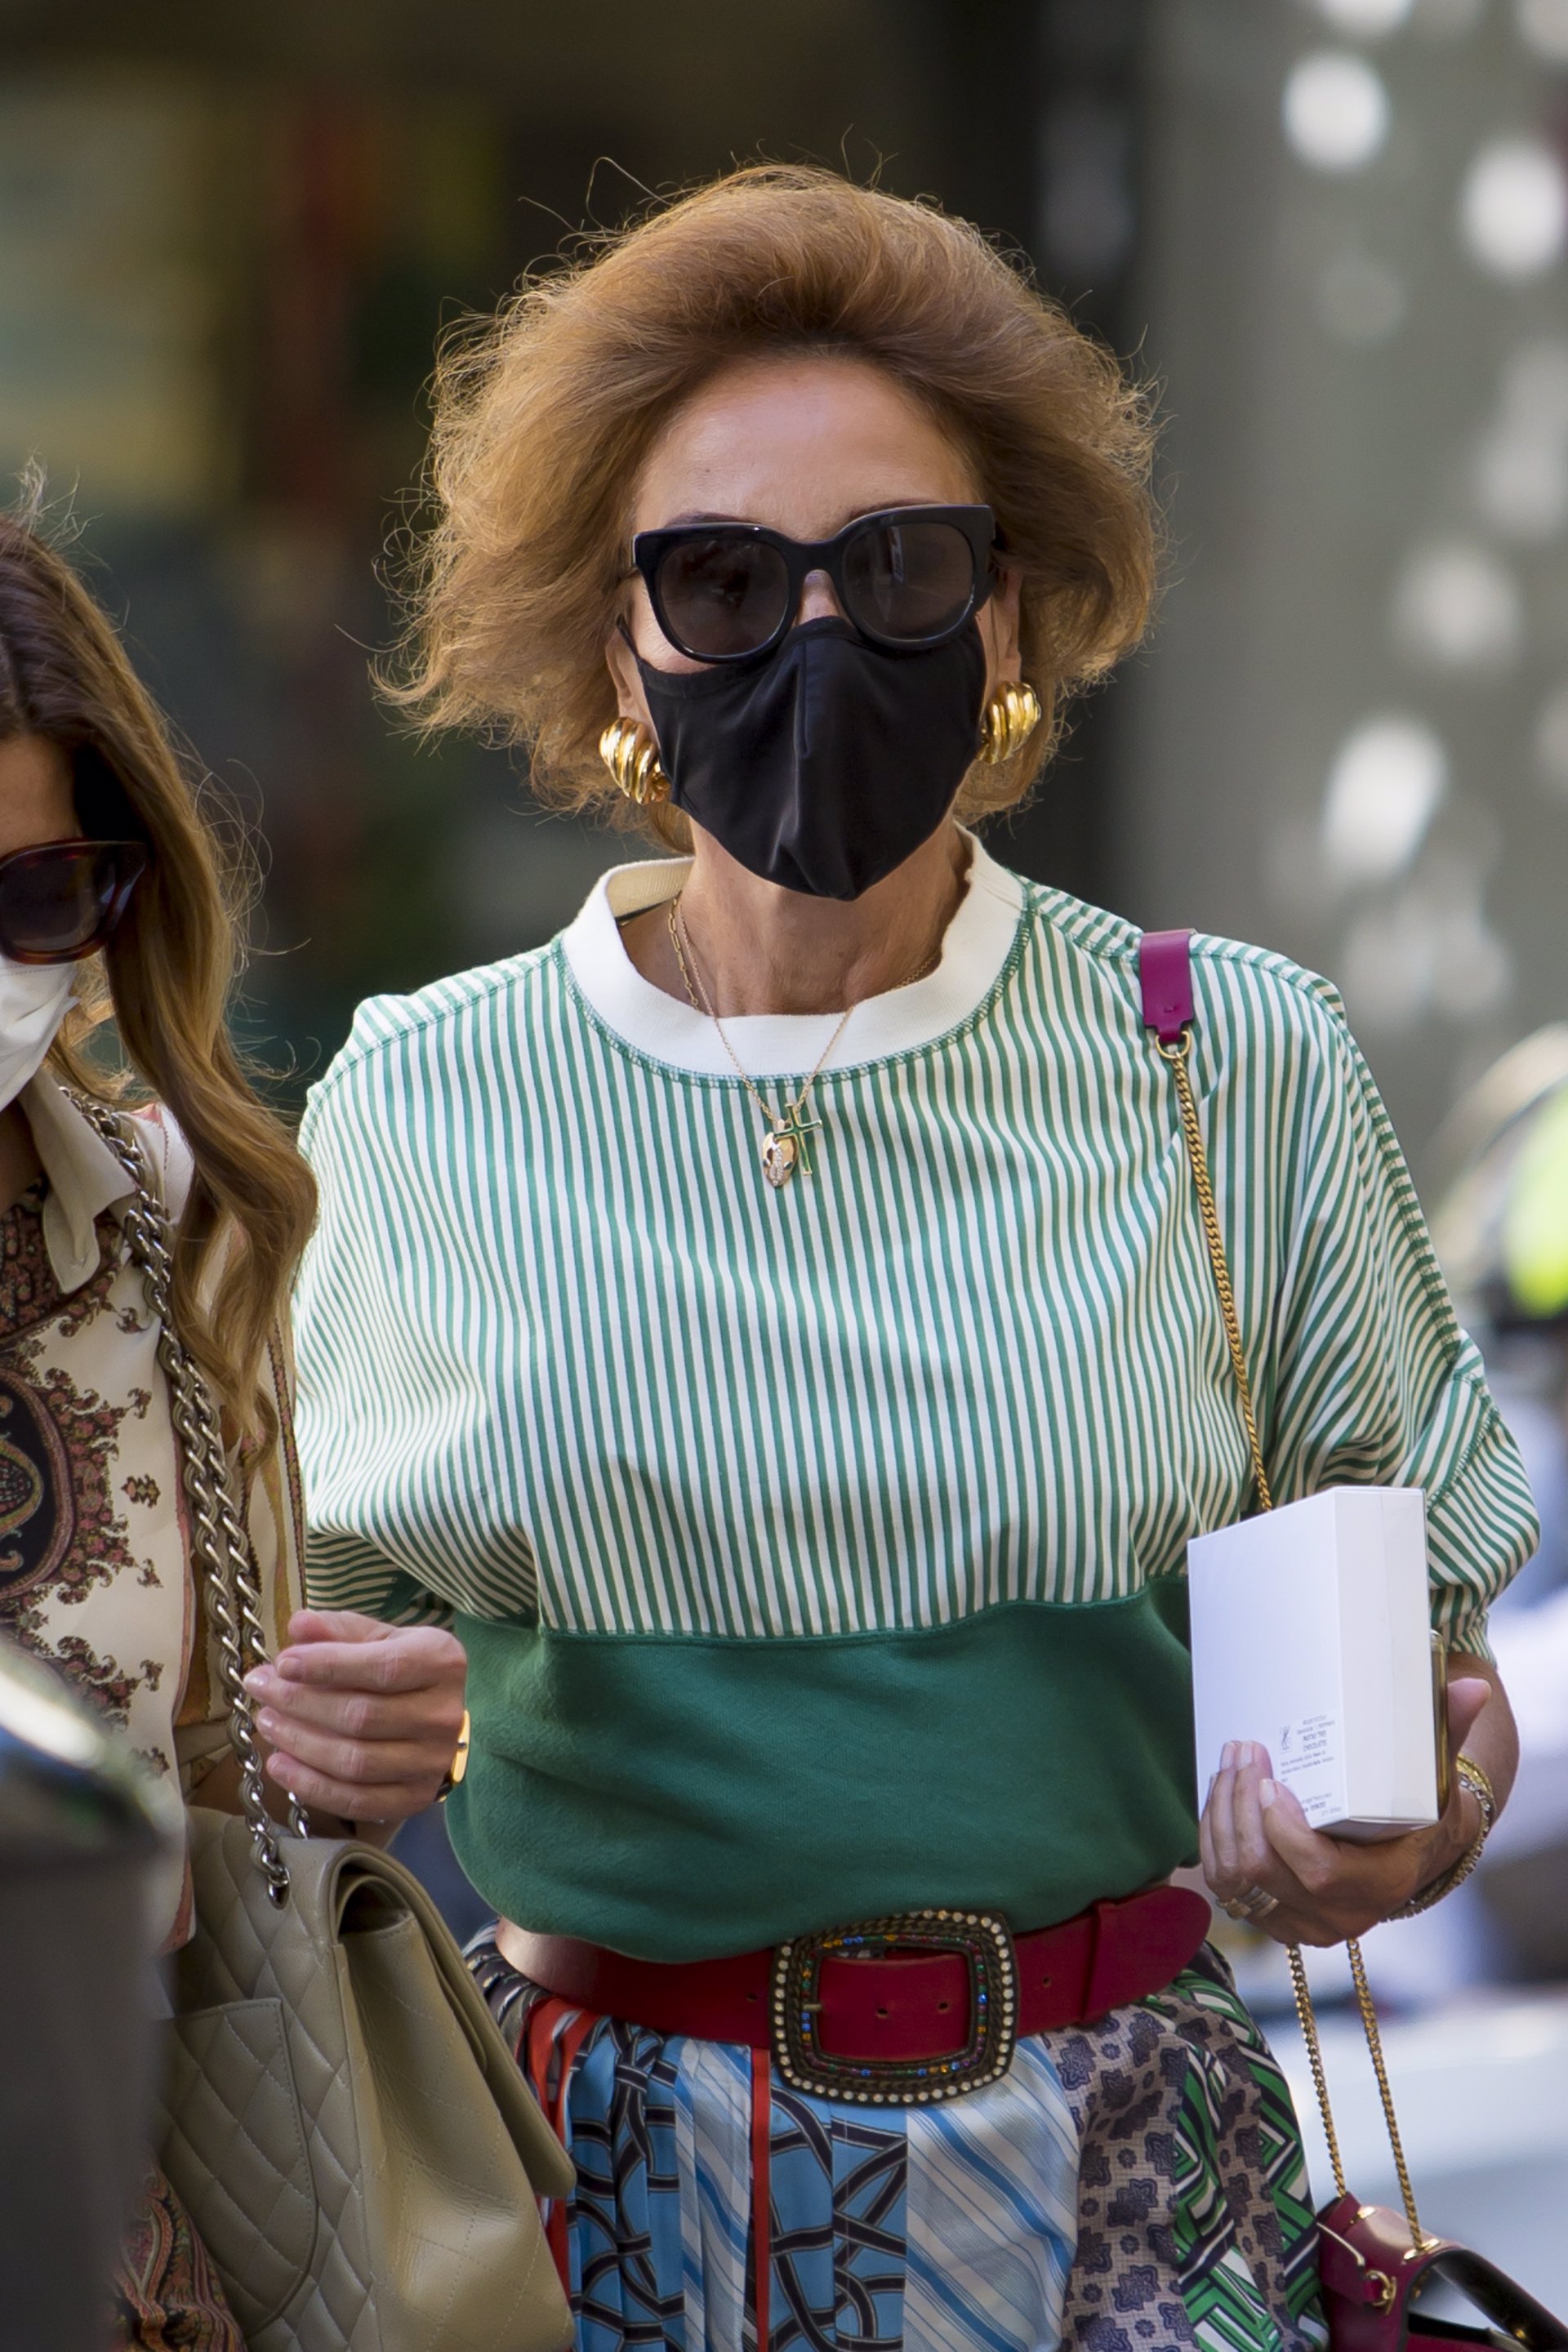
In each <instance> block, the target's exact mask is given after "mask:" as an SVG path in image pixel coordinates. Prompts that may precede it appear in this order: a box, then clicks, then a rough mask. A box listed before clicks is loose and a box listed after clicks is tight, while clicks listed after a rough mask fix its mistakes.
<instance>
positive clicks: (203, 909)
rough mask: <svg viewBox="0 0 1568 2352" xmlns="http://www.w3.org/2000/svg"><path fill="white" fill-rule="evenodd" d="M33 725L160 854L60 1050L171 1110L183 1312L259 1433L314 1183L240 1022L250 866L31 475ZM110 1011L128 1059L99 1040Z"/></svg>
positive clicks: (7, 691)
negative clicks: (59, 538)
mask: <svg viewBox="0 0 1568 2352" xmlns="http://www.w3.org/2000/svg"><path fill="white" fill-rule="evenodd" d="M24 735H25V736H33V737H37V738H38V739H40V740H43V741H45V742H48V743H53V744H55V745H56V746H57V747H58V750H59V751H61V752H62V753H63V754H64V756H65V757H66V759H67V760H68V761H69V763H70V768H71V775H72V781H73V785H74V789H75V796H76V806H77V818H78V822H79V824H80V825H81V826H82V829H83V831H84V832H85V833H87V834H89V835H91V836H93V837H95V838H99V839H111V840H137V841H141V842H142V843H144V844H145V845H146V847H147V850H148V853H149V856H148V866H147V871H146V872H145V874H144V875H143V877H142V880H141V882H140V883H139V884H138V885H137V887H136V889H135V891H134V892H133V893H132V898H131V903H130V906H129V907H128V908H127V910H126V912H125V915H124V917H123V918H122V919H121V922H120V924H119V926H118V928H117V929H116V930H115V931H114V933H113V935H112V937H111V938H110V941H109V944H108V946H107V948H106V949H105V950H103V953H102V955H101V956H100V957H95V958H93V959H92V960H91V961H89V962H85V963H84V964H83V965H82V966H81V967H80V974H81V976H80V979H79V982H78V989H77V993H78V997H79V1003H78V1004H77V1006H76V1007H75V1008H74V1009H73V1011H72V1012H71V1013H69V1014H68V1017H67V1020H66V1022H65V1024H63V1026H62V1028H61V1030H60V1033H59V1034H58V1037H57V1038H56V1040H55V1044H54V1045H53V1047H52V1048H51V1051H50V1055H49V1060H48V1064H47V1066H48V1067H50V1068H51V1069H52V1070H53V1071H54V1074H55V1075H56V1076H57V1077H58V1078H60V1079H62V1080H63V1081H65V1082H66V1083H67V1084H68V1085H69V1086H72V1087H77V1088H79V1089H80V1090H81V1091H82V1092H83V1093H85V1094H87V1095H89V1096H91V1097H96V1098H97V1099H99V1100H100V1101H104V1102H118V1103H121V1104H124V1103H127V1102H135V1101H138V1100H148V1099H151V1100H155V1101H157V1102H160V1103H162V1104H163V1105H164V1106H165V1107H166V1108H167V1109H168V1111H169V1113H170V1115H171V1116H172V1117H173V1118H174V1120H176V1121H177V1123H178V1125H179V1127H180V1129H181V1130H182V1131H183V1133H184V1138H185V1140H186V1142H187V1143H188V1144H189V1146H190V1150H191V1153H192V1157H193V1159H194V1160H195V1174H194V1179H193V1181H192V1185H191V1190H190V1196H189V1199H188V1201H187V1202H186V1206H185V1209H184V1214H183V1216H182V1218H181V1220H180V1225H179V1231H178V1234H177V1235H176V1239H175V1250H174V1320H175V1323H176V1325H177V1327H178V1329H179V1332H180V1336H181V1337H182V1339H184V1342H185V1344H186V1345H187V1347H188V1348H189V1349H190V1350H191V1352H192V1354H193V1355H194V1356H195V1358H196V1360H197V1361H198V1363H199V1364H200V1365H201V1367H202V1369H203V1370H204V1371H205V1373H206V1374H207V1376H208V1378H209V1380H210V1381H211V1382H212V1383H213V1385H214V1387H215V1389H216V1391H217V1393H218V1395H219V1397H220V1398H221V1399H222V1402H223V1404H224V1406H225V1409H226V1415H227V1417H228V1419H229V1420H230V1422H231V1423H232V1425H233V1428H234V1430H235V1432H236V1433H237V1435H238V1436H240V1437H241V1438H245V1439H248V1440H251V1441H252V1442H256V1443H259V1444H262V1445H263V1446H265V1445H267V1444H270V1442H271V1440H272V1438H273V1437H274V1435H275V1434H276V1429H275V1415H274V1414H273V1412H272V1410H271V1406H270V1402H269V1400H268V1384H267V1382H266V1380H265V1378H264V1360H265V1357H266V1353H267V1348H268V1339H269V1337H270V1335H271V1333H272V1330H273V1328H274V1326H275V1325H276V1323H277V1322H278V1319H279V1317H280V1315H281V1314H282V1313H283V1311H284V1308H285V1307H286V1304H287V1300H288V1296H289V1287H290V1286H291V1284H292V1281H293V1277H294V1272H295V1269H296V1267H297V1265H298V1264H299V1260H300V1252H301V1251H302V1249H303V1248H304V1245H305V1243H306V1240H307V1239H308V1237H309V1234H310V1227H311V1224H312V1223H313V1222H314V1218H315V1205H316V1191H315V1184H314V1181H313V1180H312V1178H311V1175H310V1170H309V1169H308V1168H307V1166H306V1165H305V1162H304V1161H303V1160H301V1159H300V1154H299V1153H298V1151H297V1150H295V1148H294V1146H293V1144H292V1142H291V1141H290V1139H289V1135H288V1133H287V1131H286V1129H284V1127H283V1125H282V1123H281V1122H280V1120H279V1118H277V1117H276V1116H275V1114H274V1113H273V1112H272V1111H271V1110H269V1109H268V1107H267V1105H266V1104H265V1103H264V1102H263V1101H262V1100H261V1098H260V1097H259V1096H258V1093H257V1091H256V1088H255V1087H254V1086H253V1085H252V1083H251V1081H250V1079H249V1077H248V1076H247V1073H246V1071H245V1068H244V1067H243V1066H242V1064H241V1062H240V1059H239V1056H238V1055H237V1052H236V1049H235V1046H234V1044H233V1041H232V1039H231V1037H230V1034H229V1030H228V1024H227V1013H228V1007H229V1000H230V997H231V994H232V992H233V989H234V984H235V982H236V979H237V974H238V971H239V967H240V961H241V956H240V940H241V925H242V921H243V918H244V915H245V912H246V909H247V905H248V903H249V898H250V895H251V894H250V891H249V888H248V887H247V874H246V869H245V864H244V861H243V859H242V857H241V856H240V854H239V852H238V849H237V846H236V845H234V844H232V843H229V842H226V840H225V839H224V838H222V837H221V836H220V835H219V834H218V832H217V831H216V828H215V827H214V825H213V824H211V823H209V821H208V819H207V818H206V816H205V814H204V812H203V809H202V806H201V804H200V801H199V798H198V792H197V789H196V786H195V782H194V781H193V778H192V776H191V775H190V774H189V773H188V772H187V769H186V766H185V765H184V762H183V761H182V760H181V758H180V757H179V755H178V754H177V753H176V751H175V750H174V745H173V743H172V741H171V740H170V736H169V732H168V730H167V729H166V728H165V726H164V725H163V721H162V719H160V717H159V715H158V713H157V711H156V709H154V708H153V703H152V701H151V700H150V698H148V696H147V694H146V693H145V692H144V691H143V689H142V685H141V683H140V681H139V680H138V678H137V677H136V675H135V673H134V671H133V670H132V667H131V664H130V662H129V661H128V660H127V658H126V655H125V651H124V648H123V646H121V643H120V639H119V637H118V636H117V635H116V634H115V631H114V629H113V627H112V625H110V621H109V619H108V617H107V616H106V614H104V613H103V612H102V611H101V610H100V607H99V606H98V604H96V603H95V602H94V600H93V598H92V597H91V596H90V595H89V593H88V592H87V590H86V588H85V587H84V586H83V585H82V583H81V581H80V580H79V578H78V577H77V574H76V572H74V571H73V570H72V568H71V566H70V564H69V563H68V562H66V560H65V558H64V557H63V556H62V555H61V554H60V553H59V551H58V549H56V548H55V547H53V546H51V545H50V543H49V541H48V540H47V537H46V536H45V535H44V533H43V532H42V530H41V529H40V528H39V518H38V499H37V490H36V487H35V488H33V492H32V495H31V496H30V497H29V498H28V499H26V500H25V502H24V505H23V507H22V508H21V509H18V510H17V511H16V512H13V513H0V741H5V740H10V739H14V738H16V737H17V736H24ZM110 1023H112V1024H113V1030H114V1033H115V1035H116V1037H117V1041H118V1045H119V1055H118V1056H117V1057H116V1056H112V1055H104V1054H103V1053H102V1051H101V1050H94V1041H95V1038H96V1036H97V1033H99V1032H100V1031H102V1030H104V1029H105V1027H106V1025H107V1024H110ZM116 1059H118V1061H119V1063H120V1065H121V1066H120V1067H118V1068H117V1067H115V1066H114V1064H115V1060H116Z"/></svg>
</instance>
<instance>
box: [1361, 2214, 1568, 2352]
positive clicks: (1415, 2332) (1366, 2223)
mask: <svg viewBox="0 0 1568 2352" xmlns="http://www.w3.org/2000/svg"><path fill="white" fill-rule="evenodd" d="M1318 2230H1319V2233H1320V2235H1319V2247H1318V2274H1319V2277H1320V2279H1321V2284H1322V2290H1323V2307H1324V2310H1325V2312H1326V2313H1327V2315H1328V2322H1329V2343H1330V2347H1331V2352H1404V2347H1405V2346H1406V2345H1410V2346H1411V2347H1420V2346H1423V2345H1430V2346H1434V2347H1436V2346H1437V2345H1459V2344H1484V2345H1491V2346H1497V2347H1501V2346H1503V2345H1508V2346H1510V2347H1512V2346H1515V2345H1523V2346H1524V2347H1526V2352H1558V2347H1561V2346H1563V2345H1564V2344H1568V2328H1565V2327H1564V2326H1563V2322H1562V2321H1561V2320H1560V2319H1554V2318H1553V2317H1552V2314H1551V2312H1549V2311H1547V2310H1545V2309H1544V2308H1543V2307H1542V2305H1540V2304H1539V2303H1537V2302H1536V2300H1535V2297H1534V2296H1533V2295H1532V2294H1526V2293H1525V2291H1524V2289H1523V2288H1522V2287H1521V2286H1516V2285H1515V2284H1514V2282H1513V2280H1512V2279H1510V2277H1509V2276H1508V2275H1507V2273H1505V2272H1502V2271H1500V2270H1499V2268H1498V2266H1497V2264H1496V2263H1489V2262H1488V2261H1487V2259H1486V2256H1485V2255H1484V2254H1477V2253H1472V2252H1471V2251H1470V2249H1469V2247H1468V2246H1461V2245H1458V2244H1456V2243H1455V2242H1454V2240H1453V2239H1452V2238H1431V2237H1427V2236H1426V2234H1425V2232H1423V2235H1422V2239H1421V2242H1420V2243H1419V2244H1417V2243H1415V2241H1414V2240H1413V2239H1412V2237H1411V2232H1410V2225H1409V2222H1408V2221H1406V2220H1405V2216H1404V2215H1403V2214H1402V2213H1394V2212H1393V2211H1391V2210H1390V2209H1389V2208H1388V2207H1387V2206H1386V2205H1358V2204H1357V2203H1356V2200H1355V2199H1354V2198H1353V2197H1349V2196H1346V2197H1336V2198H1335V2200H1334V2201H1333V2203H1332V2204H1331V2205H1325V2206H1324V2208H1323V2210H1322V2211H1321V2213H1320V2214H1319V2216H1318ZM1445 2288H1447V2289H1449V2290H1451V2293H1450V2294H1442V2290H1443V2289H1445ZM1439 2295H1441V2300H1442V2305H1443V2306H1444V2307H1448V2306H1450V2305H1451V2303H1452V2301H1453V2299H1454V2296H1456V2295H1458V2296H1462V2297H1463V2298H1464V2300H1465V2302H1466V2303H1468V2305H1471V2306H1472V2308H1473V2309H1474V2310H1475V2311H1476V2312H1477V2313H1478V2314H1479V2320H1469V2321H1465V2320H1457V2319H1453V2318H1445V2317H1443V2316H1442V2315H1441V2312H1440V2311H1435V2310H1424V2309H1423V2308H1422V2305H1423V2304H1424V2303H1427V2304H1430V2303H1436V2302H1437V2300H1438V2297H1439Z"/></svg>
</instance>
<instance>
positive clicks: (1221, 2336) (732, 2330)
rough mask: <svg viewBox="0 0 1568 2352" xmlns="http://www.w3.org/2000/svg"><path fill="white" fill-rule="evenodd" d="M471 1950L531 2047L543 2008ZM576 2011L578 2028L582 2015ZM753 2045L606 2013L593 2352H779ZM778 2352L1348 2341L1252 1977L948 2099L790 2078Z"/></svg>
mask: <svg viewBox="0 0 1568 2352" xmlns="http://www.w3.org/2000/svg"><path fill="white" fill-rule="evenodd" d="M469 1962H470V1965H471V1967H472V1968H473V1969H474V1972H475V1975H476V1977H477V1979H478V1980H479V1985H480V1987H481V1990H483V1991H484V1993H485V1996H486V1998H487V2000H489V2004H490V2008H491V2010H492V2011H493V2013H494V2014H495V2015H496V2017H497V2019H498V2020H499V2021H500V2024H501V2026H502V2029H503V2031H504V2032H506V2034H507V2036H508V2039H509V2041H510V2042H511V2043H512V2045H513V2047H514V2048H517V2047H521V2044H522V2042H523V2037H524V2034H525V2032H526V2029H527V2024H528V2019H529V2016H530V2014H531V2011H532V2010H533V2008H534V2006H535V2004H536V2002H537V2000H539V1998H540V1996H539V1995H538V1993H537V1991H536V1990H535V1988H534V1987H533V1986H532V1985H531V1984H530V1983H529V1982H528V1981H527V1979H524V1978H522V1977H521V1976H520V1975H519V1974H518V1973H517V1971H516V1970H515V1969H512V1968H511V1967H510V1964H509V1963H508V1962H507V1961H506V1960H505V1959H503V1958H502V1957H501V1955H500V1952H499V1951H498V1950H497V1949H496V1947H495V1942H494V1938H493V1934H492V1933H490V1932H489V1931H487V1932H486V1933H485V1934H484V1935H481V1936H480V1937H478V1938H476V1940H475V1942H474V1944H473V1945H472V1946H471V1947H470V1949H469ZM564 2022H565V2021H563V2023H564ZM751 2085H752V2065H751V2053H750V2052H748V2051H745V2050H742V2049H738V2048H733V2047H731V2046H730V2045H728V2044H724V2043H719V2042H697V2041H693V2040H690V2039H685V2038H678V2037H674V2036H668V2037H667V2036H664V2035H660V2034H658V2033H654V2032H647V2030H645V2029H643V2028H640V2027H637V2026H633V2025H627V2024H625V2023H622V2022H620V2021H616V2020H611V2019H604V2020H601V2021H599V2022H598V2023H597V2024H595V2026H593V2027H592V2028H591V2029H590V2031H589V2032H588V2033H587V2036H586V2038H585V2039H584V2042H583V2043H582V2046H581V2050H580V2053H579V2054H578V2056H577V2059H576V2062H575V2064H574V2067H573V2070H572V2074H571V2080H570V2084H569V2089H568V2095H567V2100H566V2110H565V2116H566V2134H567V2139H568V2145H569V2147H570V2148H571V2153H572V2156H573V2158H574V2162H575V2164H576V2166H577V2170H578V2182H577V2189H576V2192H575V2195H574V2200H573V2203H572V2208H571V2213H570V2231H569V2238H570V2247H571V2268H572V2294H573V2305H574V2310H575V2312H576V2315H577V2344H578V2352H630V2347H657V2348H658V2352H757V2344H756V2324H755V2314H754V2305H753V2299H752V2288H751V2278H750V2260H751V2214H752V2178H751V2129H752V2090H751ZM770 2174H771V2180H770V2188H771V2198H772V2272H771V2298H770V2301H771V2325H770V2328H769V2341H768V2345H767V2347H766V2352H1057V2347H1058V2346H1064V2345H1066V2346H1071V2347H1074V2352H1079V2347H1081V2352H1177V2347H1181V2352H1188V2347H1198V2352H1320V2348H1321V2347H1322V2345H1323V2344H1324V2342H1325V2340H1326V2339H1325V2331H1324V2329H1323V2326H1322V2321H1321V2312H1320V2309H1319V2305H1318V2299H1317V2283H1316V2265H1315V2250H1316V2243H1315V2231H1314V2227H1313V2222H1312V2215H1311V2207H1310V2201H1309V2198H1308V2191H1307V2182H1306V2167H1305V2161H1304V2158H1303V2157H1302V2153H1301V2146H1300V2136H1299V2134H1298V2132H1297V2129H1296V2124H1295V2118H1294V2116H1293V2114H1292V2113H1291V2109H1290V2103H1289V2094H1288V2092H1287V2091H1286V2089H1285V2086H1284V2083H1283V2080H1282V2078H1281V2077H1280V2075H1279V2069H1278V2067H1277V2066H1276V2065H1275V2063H1274V2060H1273V2058H1272V2057H1271V2056H1270V2054H1269V2053H1268V2048H1267V2046H1266V2044H1265V2043H1264V2042H1263V2041H1262V2039H1261V2037H1260V2035H1259V2034H1258V2029H1257V2027H1256V2026H1255V2025H1254V2024H1253V2022H1252V2020H1251V2019H1250V2018H1249V2017H1248V2016H1247V2011H1245V2010H1244V2009H1243V2008H1242V2006H1241V2004H1240V2002H1239V2001H1238V2000H1237V1998H1236V1994H1235V1992H1234V1990H1232V1989H1231V1986H1230V1983H1229V1979H1228V1976H1227V1975H1226V1970H1225V1969H1224V1964H1223V1963H1222V1962H1220V1961H1219V1960H1217V1959H1216V1958H1215V1957H1214V1956H1213V1955H1212V1954H1211V1953H1209V1952H1207V1951H1205V1953H1203V1954H1201V1955H1200V1956H1199V1958H1198V1960H1197V1961H1196V1962H1195V1963H1194V1966H1193V1967H1192V1968H1191V1969H1187V1970H1186V1971H1185V1972H1184V1974H1183V1975H1182V1976H1181V1977H1180V1978H1178V1979H1177V1980H1176V1982H1175V1983H1174V1984H1173V1985H1172V1986H1171V1987H1169V1988H1168V1990H1166V1991H1164V1992H1163V1993H1161V1994H1158V1995H1156V1996H1155V1997H1154V1998H1153V1999H1152V2000H1149V2001H1144V2002H1139V2003H1135V2004H1132V2005H1131V2006H1129V2007H1127V2008H1124V2009H1121V2010H1117V2011H1112V2012H1111V2014H1110V2017H1108V2018H1104V2019H1101V2020H1100V2021H1097V2022H1096V2024H1094V2025H1093V2026H1087V2027H1078V2028H1072V2029H1068V2030H1065V2031H1063V2032H1054V2033H1044V2034H1037V2035H1035V2036H1033V2037H1032V2038H1031V2039H1030V2040H1028V2041H1026V2042H1023V2043H1022V2044H1021V2045H1020V2047H1019V2049H1018V2052H1017V2053H1016V2057H1015V2059H1014V2063H1013V2065H1012V2067H1011V2069H1010V2071H1009V2072H1008V2074H1006V2075H1005V2076H1004V2077H1003V2079H1002V2080H1001V2081H1000V2082H999V2083H996V2084H993V2085H992V2086H991V2087H990V2088H988V2089H987V2090H984V2091H982V2092H978V2093H975V2094H973V2095H971V2096H969V2097H967V2098H963V2099H958V2100H954V2101H952V2102H951V2103H950V2104H948V2105H943V2106H938V2107H931V2108H905V2109H897V2108H895V2109H880V2110H878V2111H877V2112H876V2113H875V2115H872V2114H871V2113H870V2112H868V2110H867V2109H865V2108H862V2107H855V2106H848V2105H838V2104H837V2103H835V2102H833V2101H829V2100H825V2099H813V2098H805V2097H802V2096H800V2095H798V2094H796V2093H795V2092H793V2091H790V2090H789V2089H787V2088H786V2087H785V2086H784V2084H782V2083H781V2082H780V2081H779V2079H778V2077H777V2076H776V2074H775V2076H774V2077H773V2105H772V2124H771V2137H770Z"/></svg>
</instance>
